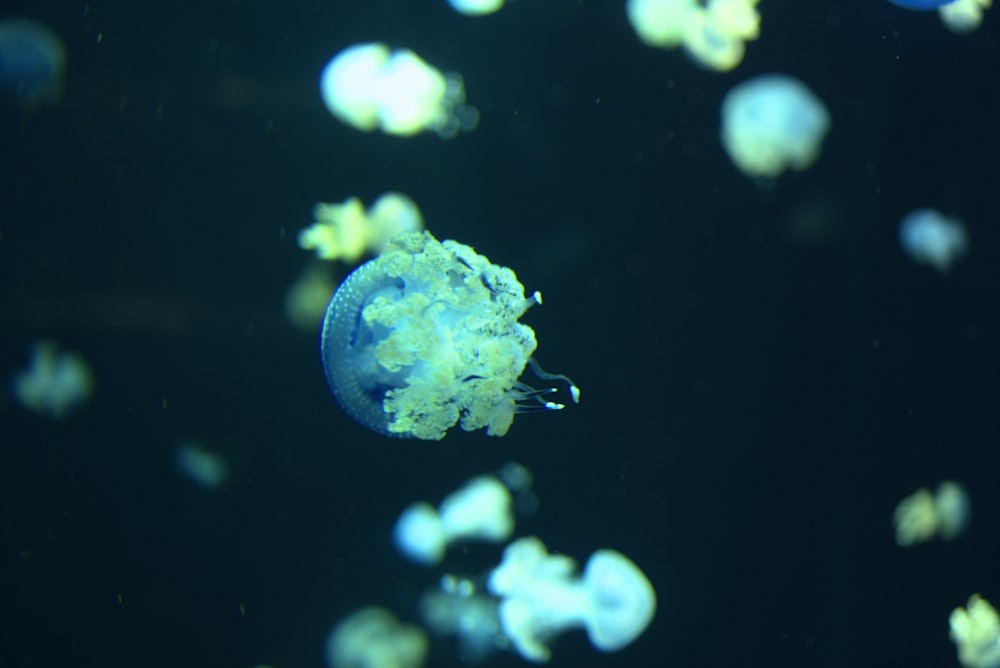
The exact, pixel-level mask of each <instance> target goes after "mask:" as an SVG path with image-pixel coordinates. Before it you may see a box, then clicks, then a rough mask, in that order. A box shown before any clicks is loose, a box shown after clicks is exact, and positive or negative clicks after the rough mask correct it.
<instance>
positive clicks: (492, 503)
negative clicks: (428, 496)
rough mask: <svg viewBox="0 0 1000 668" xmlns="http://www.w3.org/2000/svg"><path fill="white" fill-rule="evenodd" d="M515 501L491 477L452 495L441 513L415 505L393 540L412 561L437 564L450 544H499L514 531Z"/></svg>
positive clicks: (403, 517)
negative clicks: (472, 541)
mask: <svg viewBox="0 0 1000 668" xmlns="http://www.w3.org/2000/svg"><path fill="white" fill-rule="evenodd" d="M511 506H512V502H511V496H510V492H508V491H507V488H506V487H504V485H503V484H502V483H501V482H500V481H499V480H497V479H496V478H493V477H491V476H480V477H478V478H474V479H472V480H470V481H469V482H468V483H466V485H465V486H464V487H462V488H461V489H460V490H458V491H457V492H454V493H452V494H449V495H448V496H447V497H446V498H445V500H444V501H442V502H441V506H440V508H439V509H438V510H434V508H433V507H432V506H430V505H429V504H427V503H414V504H413V505H411V506H409V507H408V508H407V509H406V510H405V511H403V514H402V515H401V516H400V517H399V519H398V520H397V521H396V526H395V528H394V529H393V540H394V542H395V543H396V547H397V549H399V551H400V552H402V553H403V554H404V555H405V556H407V557H408V558H410V559H412V560H414V561H417V562H420V563H423V564H436V563H438V562H440V561H441V559H442V558H443V557H444V551H445V549H446V547H447V546H448V544H449V543H452V542H455V541H460V540H462V541H471V540H480V541H486V542H490V543H499V542H502V541H505V540H507V539H508V538H510V535H511V533H513V531H514V515H513V512H512V509H511Z"/></svg>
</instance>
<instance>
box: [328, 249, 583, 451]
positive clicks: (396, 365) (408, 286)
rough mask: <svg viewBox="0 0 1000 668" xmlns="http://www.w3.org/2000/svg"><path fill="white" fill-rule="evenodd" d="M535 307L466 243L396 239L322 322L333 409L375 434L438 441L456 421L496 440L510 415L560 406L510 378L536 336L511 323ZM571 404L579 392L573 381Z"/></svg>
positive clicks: (352, 278) (339, 295)
mask: <svg viewBox="0 0 1000 668" xmlns="http://www.w3.org/2000/svg"><path fill="white" fill-rule="evenodd" d="M539 303H541V296H540V295H539V294H538V293H537V292H536V293H535V294H533V295H532V296H531V297H527V298H526V297H525V296H524V286H522V285H521V283H519V282H518V280H517V276H516V275H515V274H514V272H513V271H511V270H510V269H507V268H506V267H500V266H497V265H495V264H491V263H490V261H489V260H488V259H487V258H485V257H483V256H482V255H479V254H477V253H476V252H475V251H474V250H473V249H472V248H470V247H469V246H464V245H462V244H460V243H457V242H455V241H445V242H439V241H438V240H437V239H435V238H434V237H432V236H431V235H430V234H429V233H427V232H423V233H414V234H403V235H400V236H398V237H396V238H395V239H394V240H393V241H391V242H390V243H389V245H388V247H387V248H386V250H385V252H383V253H382V254H381V255H379V256H378V257H377V258H375V259H374V260H371V261H369V262H367V263H365V264H363V265H361V266H360V267H358V268H357V269H355V270H354V272H352V273H351V274H350V275H349V276H348V277H347V278H346V279H345V280H344V282H343V283H342V284H341V285H340V287H339V288H337V291H336V292H335V293H334V295H333V297H332V298H331V300H330V304H329V305H328V306H327V309H326V314H325V316H324V318H323V326H322V330H321V334H320V351H321V355H322V360H323V367H324V370H325V372H326V378H327V381H328V383H329V385H330V388H331V390H332V391H333V395H334V396H335V397H336V399H337V401H338V402H339V403H340V405H341V407H342V408H343V409H344V410H345V411H346V412H347V413H348V415H350V416H351V417H352V418H353V419H354V420H356V421H357V422H359V423H361V424H363V425H365V426H366V427H368V428H369V429H372V430H374V431H376V432H378V433H380V434H385V435H389V436H398V437H403V438H419V439H427V440H438V439H441V438H444V435H445V433H446V432H447V431H448V429H450V428H451V427H453V426H454V425H456V424H460V425H461V427H462V429H464V430H466V431H474V430H476V429H486V433H487V434H489V435H491V436H503V435H504V434H506V433H507V430H508V429H510V425H511V423H512V422H513V420H514V415H515V414H516V413H521V412H527V411H534V410H551V409H559V408H563V405H562V404H556V403H552V402H548V401H545V400H544V399H543V398H542V397H544V395H547V394H549V393H551V392H553V391H554V389H552V388H547V389H542V390H535V389H534V388H531V387H529V386H527V385H525V384H524V383H522V382H521V381H519V380H518V378H519V377H520V375H521V373H522V372H523V371H524V368H525V366H526V365H531V366H532V369H533V370H534V371H535V373H536V374H538V375H539V376H540V377H542V378H546V379H551V378H561V379H563V380H566V381H567V382H569V381H568V379H566V378H565V377H563V376H555V375H552V374H546V373H544V372H541V371H540V369H538V367H537V365H536V364H535V363H534V362H533V360H532V359H531V355H532V353H533V352H534V350H535V347H536V345H537V343H536V340H535V332H534V331H533V330H532V329H531V328H530V327H528V326H527V325H524V324H522V323H520V322H518V320H519V319H520V317H521V316H522V315H524V313H525V311H527V310H528V309H529V308H531V307H532V306H534V305H535V304H539ZM570 388H571V391H572V392H573V398H574V400H576V399H577V398H578V396H579V394H578V390H576V386H574V385H572V383H570Z"/></svg>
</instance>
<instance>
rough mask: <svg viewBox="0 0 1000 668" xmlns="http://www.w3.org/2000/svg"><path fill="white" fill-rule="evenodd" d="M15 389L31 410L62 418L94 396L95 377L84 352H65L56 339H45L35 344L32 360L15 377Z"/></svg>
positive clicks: (12, 386)
mask: <svg viewBox="0 0 1000 668" xmlns="http://www.w3.org/2000/svg"><path fill="white" fill-rule="evenodd" d="M11 391H12V393H13V395H14V398H15V399H17V401H18V402H20V404H21V405H22V406H24V407H25V408H27V409H28V410H30V411H31V412H33V413H35V414H37V415H41V416H43V417H49V418H56V419H59V418H63V417H66V416H67V415H69V414H70V413H72V412H73V411H74V410H76V409H77V408H79V407H80V406H82V405H83V404H85V403H86V402H87V401H88V400H89V399H90V396H91V394H93V392H94V378H93V374H92V373H91V372H90V367H89V366H88V365H87V362H86V361H85V360H84V359H83V358H82V357H81V356H80V355H77V354H75V353H61V352H59V348H58V346H57V345H56V344H55V343H53V342H51V341H42V342H39V343H37V344H35V346H34V347H33V348H32V352H31V362H30V364H29V365H28V368H27V370H26V371H24V372H22V373H20V374H18V375H17V376H16V377H15V378H14V379H13V382H12V383H11Z"/></svg>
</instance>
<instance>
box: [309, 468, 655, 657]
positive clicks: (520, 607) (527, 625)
mask: <svg viewBox="0 0 1000 668" xmlns="http://www.w3.org/2000/svg"><path fill="white" fill-rule="evenodd" d="M504 471H505V473H503V474H502V475H503V477H504V478H505V479H510V480H516V481H521V482H524V481H525V480H530V474H528V475H527V476H525V473H526V470H525V469H524V468H523V467H520V466H515V467H513V468H512V467H511V466H510V465H508V466H507V467H505V469H504ZM511 471H515V472H516V473H517V474H518V475H516V476H513V477H512V476H510V475H509V473H510V472H511ZM514 491H518V492H520V493H524V492H525V491H526V490H525V489H524V488H523V487H520V488H518V489H515V490H514ZM513 530H514V517H513V514H512V511H511V496H510V492H509V490H508V489H507V488H505V486H504V484H503V483H501V482H500V480H499V479H498V478H496V477H494V476H479V477H477V478H474V479H473V480H470V481H469V482H468V483H466V485H465V486H463V487H462V488H461V489H459V490H458V491H456V492H454V493H453V494H451V495H449V496H448V497H447V498H446V499H445V501H444V502H443V503H442V504H441V507H440V508H439V509H438V511H434V509H433V508H432V507H430V506H429V505H427V504H419V503H418V504H413V505H411V506H410V507H409V508H407V509H406V510H404V511H403V513H402V515H401V516H400V518H399V520H398V521H397V522H396V526H395V529H394V539H395V543H396V547H397V549H398V550H399V551H400V553H401V554H403V555H404V556H405V557H407V558H409V559H413V560H415V561H418V562H420V563H422V564H424V565H428V566H431V565H436V564H438V563H440V562H441V559H442V558H443V556H444V551H445V549H446V548H447V546H448V544H449V543H452V542H457V541H463V542H471V541H485V542H489V543H499V542H504V541H506V540H508V539H509V538H510V537H511V535H512V533H513ZM481 580H482V579H481V578H477V577H462V576H457V575H453V574H444V575H443V576H442V577H441V578H440V580H439V582H438V586H437V587H436V588H432V589H430V590H428V591H427V592H426V593H425V594H424V595H423V596H422V597H421V599H420V602H419V606H418V607H419V613H420V617H421V619H422V620H423V622H424V624H425V625H426V626H427V628H428V629H430V630H431V631H432V632H433V633H435V634H436V635H452V636H457V638H458V641H459V657H460V659H461V660H462V661H463V662H472V661H478V660H481V659H483V658H485V657H487V656H488V655H489V654H491V653H493V652H496V651H500V650H506V649H512V650H514V651H515V652H517V653H518V654H519V655H520V656H521V657H522V658H524V659H526V660H528V661H532V662H536V663H542V662H546V661H548V660H549V659H550V658H551V649H550V647H549V644H550V643H551V641H552V640H553V639H554V638H555V637H556V636H558V635H560V634H561V633H564V632H566V631H569V630H572V629H577V628H579V629H583V630H584V631H586V633H587V637H588V639H589V640H590V643H591V645H592V646H593V647H595V648H596V649H598V650H600V651H602V652H616V651H618V650H621V649H623V648H625V647H626V646H628V645H629V644H631V643H632V642H633V641H635V639H636V638H638V637H639V636H640V635H641V634H642V633H643V631H645V630H646V628H647V627H648V626H649V624H650V622H651V621H652V619H653V616H654V614H655V612H656V594H655V592H654V591H653V587H652V585H651V584H650V583H649V580H648V579H647V578H646V576H645V574H644V573H643V572H642V571H641V570H640V569H639V568H638V567H637V566H636V565H635V564H634V563H633V562H632V561H631V560H629V559H628V558H627V557H625V556H624V555H622V554H621V553H619V552H616V551H614V550H598V551H596V552H594V553H593V554H592V555H591V556H590V558H589V559H588V560H587V563H586V565H585V567H584V570H583V573H582V575H576V563H575V562H574V560H573V559H571V558H569V557H567V556H565V555H553V554H549V552H548V550H547V549H546V547H545V545H544V544H543V543H542V542H541V541H540V540H539V539H538V538H535V537H527V538H520V539H518V540H516V541H514V542H512V543H510V544H509V545H508V546H507V547H506V549H505V550H504V551H503V555H502V558H501V560H500V563H499V564H498V565H497V566H496V567H495V568H493V569H492V570H491V571H490V572H489V573H488V574H487V576H486V577H485V586H483V585H482V584H480V583H479V582H480V581H481ZM383 614H385V615H387V614H388V613H383ZM355 616H356V615H352V616H351V617H350V618H349V620H351V619H354V618H355ZM393 621H394V619H393ZM387 625H388V623H387ZM345 628H346V629H351V628H352V627H350V626H347V625H346V623H341V624H340V625H339V626H338V627H337V628H336V629H335V631H334V633H333V635H332V636H331V640H330V641H329V642H328V645H327V647H328V652H327V655H328V656H332V655H334V654H337V655H338V656H342V655H343V653H342V652H340V653H333V652H331V651H330V649H329V648H330V647H332V646H334V645H335V644H336V645H338V646H347V645H350V646H352V647H360V646H363V645H365V644H368V643H369V642H370V641H369V638H368V637H367V636H366V635H365V634H364V633H362V632H361V631H357V632H356V634H357V636H356V637H355V638H347V637H346V635H347V634H346V633H345ZM335 638H336V639H337V642H336V643H335V642H334V639H335ZM395 644H396V643H395V641H392V642H389V641H386V642H385V643H384V646H385V647H394V646H395ZM373 651H378V650H373ZM331 664H332V665H333V666H338V665H346V664H343V663H341V664H337V663H333V662H332V661H331ZM369 665H376V664H369Z"/></svg>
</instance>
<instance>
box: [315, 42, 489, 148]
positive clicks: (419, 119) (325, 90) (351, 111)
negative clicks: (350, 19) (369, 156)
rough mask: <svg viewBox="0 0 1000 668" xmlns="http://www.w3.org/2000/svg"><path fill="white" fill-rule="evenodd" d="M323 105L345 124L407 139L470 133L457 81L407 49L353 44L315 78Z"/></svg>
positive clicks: (468, 110) (468, 111)
mask: <svg viewBox="0 0 1000 668" xmlns="http://www.w3.org/2000/svg"><path fill="white" fill-rule="evenodd" d="M319 86H320V95H321V96H322V98H323V104H325V105H326V108H327V109H328V110H329V111H330V113H331V114H333V115H334V116H336V117H337V118H338V119H340V120H341V121H343V122H344V123H346V124H348V125H351V126H353V127H355V128H357V129H359V130H364V131H365V132H371V131H372V130H375V129H376V128H378V129H380V130H382V132H385V133H386V134H391V135H398V136H403V137H408V136H411V135H415V134H419V133H421V132H424V131H425V130H430V131H433V132H436V133H437V134H438V135H440V136H441V137H443V138H445V139H450V138H451V137H454V136H455V134H457V133H458V131H459V130H463V131H465V130H471V129H473V128H475V126H476V124H477V123H478V120H479V114H478V112H477V111H476V109H475V107H470V106H467V105H466V104H465V87H464V85H463V84H462V77H461V76H459V75H457V74H454V73H449V74H442V73H441V72H439V71H438V70H436V69H434V68H433V67H431V66H430V65H428V64H427V63H425V62H424V61H423V60H422V59H421V58H420V57H419V56H418V55H417V54H415V53H413V52H412V51H410V50H408V49H398V50H396V51H392V52H390V51H389V47H387V46H386V45H385V44H378V43H370V44H358V45H356V46H352V47H349V48H347V49H344V50H343V51H341V52H340V53H338V54H337V55H336V56H334V57H333V58H331V59H330V61H329V62H328V63H327V65H326V67H325V68H323V73H322V74H321V75H320V82H319Z"/></svg>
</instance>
